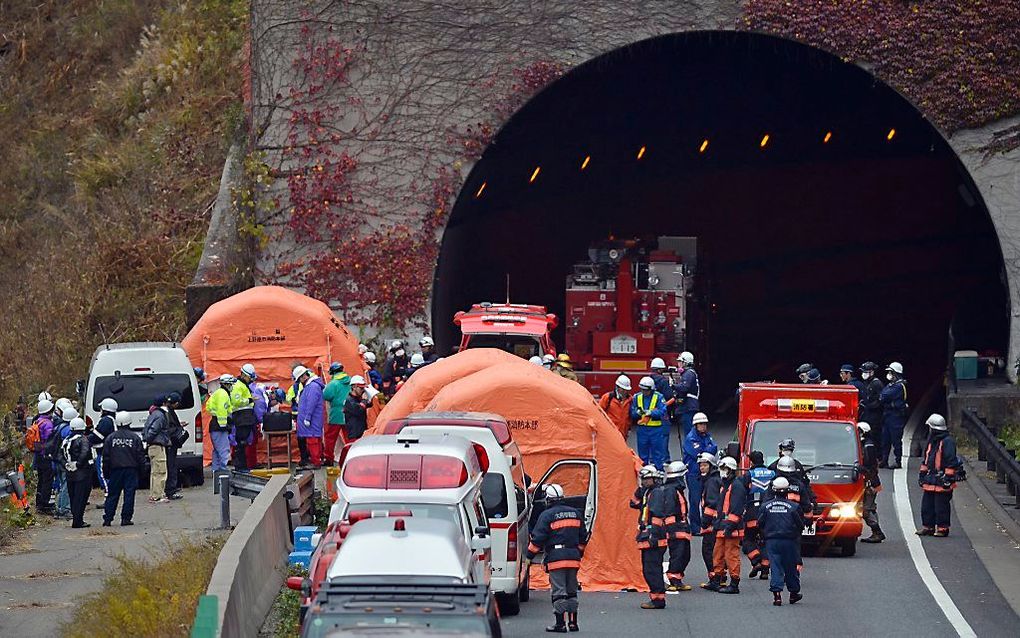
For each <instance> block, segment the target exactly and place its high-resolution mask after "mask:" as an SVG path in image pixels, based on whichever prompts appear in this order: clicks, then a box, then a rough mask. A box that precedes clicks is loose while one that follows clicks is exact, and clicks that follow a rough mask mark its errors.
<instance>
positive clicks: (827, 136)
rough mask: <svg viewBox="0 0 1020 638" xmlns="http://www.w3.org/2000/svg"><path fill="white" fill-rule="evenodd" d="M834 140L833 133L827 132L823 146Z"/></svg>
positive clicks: (823, 139)
mask: <svg viewBox="0 0 1020 638" xmlns="http://www.w3.org/2000/svg"><path fill="white" fill-rule="evenodd" d="M831 139H832V131H826V132H825V137H823V138H822V144H828V143H829V140H831Z"/></svg>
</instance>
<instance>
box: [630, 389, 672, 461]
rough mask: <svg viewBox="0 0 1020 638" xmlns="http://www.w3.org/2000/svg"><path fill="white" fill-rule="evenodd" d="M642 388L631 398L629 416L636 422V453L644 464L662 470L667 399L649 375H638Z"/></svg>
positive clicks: (665, 448) (665, 455)
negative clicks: (656, 388)
mask: <svg viewBox="0 0 1020 638" xmlns="http://www.w3.org/2000/svg"><path fill="white" fill-rule="evenodd" d="M638 387H639V388H640V389H641V392H639V393H638V394H637V395H636V396H635V397H634V400H633V401H631V404H630V418H631V419H632V420H633V421H634V422H635V423H636V424H637V448H638V456H640V457H641V462H642V463H644V464H645V465H654V466H655V467H656V468H658V469H662V466H663V464H664V463H665V462H666V457H667V455H668V454H669V452H668V446H669V427H668V426H664V425H663V424H664V423H665V422H666V399H665V397H663V396H662V394H661V393H659V392H656V390H655V382H654V381H653V380H652V378H651V377H641V381H639V382H638Z"/></svg>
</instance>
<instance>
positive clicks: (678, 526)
mask: <svg viewBox="0 0 1020 638" xmlns="http://www.w3.org/2000/svg"><path fill="white" fill-rule="evenodd" d="M685 487H686V486H685V485H684V480H683V479H681V478H675V479H666V482H665V483H663V484H662V487H661V488H658V489H656V490H655V491H654V493H653V495H652V498H653V499H655V504H654V506H653V507H652V510H654V511H656V512H658V513H660V514H661V515H662V516H661V518H660V517H653V518H652V520H651V524H652V527H655V528H661V531H656V532H655V534H654V535H655V536H656V537H659V538H665V539H666V540H667V541H669V540H690V539H691V527H690V525H688V523H687V499H686V498H685V497H684V488H685Z"/></svg>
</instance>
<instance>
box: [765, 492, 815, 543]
mask: <svg viewBox="0 0 1020 638" xmlns="http://www.w3.org/2000/svg"><path fill="white" fill-rule="evenodd" d="M758 526H759V527H760V528H761V535H762V538H764V539H765V540H774V539H787V540H798V539H800V535H801V530H803V529H804V518H803V516H801V513H800V508H799V507H798V506H797V503H794V502H793V501H790V500H788V499H786V498H784V497H783V496H781V495H774V496H773V497H772V498H771V499H769V500H767V501H765V502H764V503H762V504H761V509H760V511H759V514H758Z"/></svg>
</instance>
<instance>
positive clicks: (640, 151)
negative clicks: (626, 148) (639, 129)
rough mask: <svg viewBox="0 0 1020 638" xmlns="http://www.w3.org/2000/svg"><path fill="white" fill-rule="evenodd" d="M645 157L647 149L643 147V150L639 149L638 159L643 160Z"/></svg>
mask: <svg viewBox="0 0 1020 638" xmlns="http://www.w3.org/2000/svg"><path fill="white" fill-rule="evenodd" d="M644 156H645V147H644V146H642V147H641V148H639V149H638V152H637V158H638V159H641V158H642V157H644Z"/></svg>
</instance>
